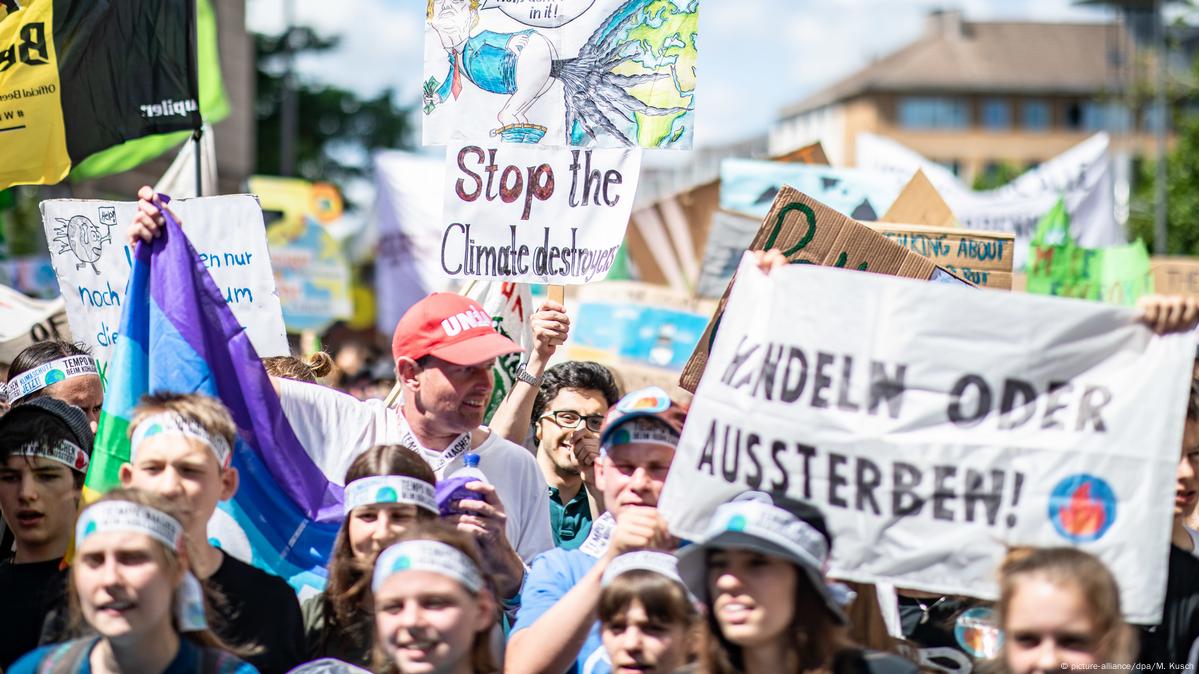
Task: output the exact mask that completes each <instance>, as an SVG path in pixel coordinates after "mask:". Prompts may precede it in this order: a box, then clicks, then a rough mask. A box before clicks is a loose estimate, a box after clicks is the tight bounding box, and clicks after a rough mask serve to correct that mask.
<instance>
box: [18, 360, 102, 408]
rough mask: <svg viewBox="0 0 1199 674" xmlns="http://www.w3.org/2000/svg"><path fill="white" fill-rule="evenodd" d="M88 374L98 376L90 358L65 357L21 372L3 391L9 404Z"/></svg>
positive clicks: (94, 362)
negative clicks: (72, 378) (53, 385)
mask: <svg viewBox="0 0 1199 674" xmlns="http://www.w3.org/2000/svg"><path fill="white" fill-rule="evenodd" d="M89 374H91V375H96V376H99V374H100V372H99V371H98V370H97V369H96V361H95V360H93V359H92V357H91V356H66V357H65V358H57V359H55V360H52V361H50V362H49V363H43V364H42V365H38V366H37V367H35V368H33V369H32V370H26V371H24V372H22V373H21V374H19V375H17V376H16V377H14V378H13V380H12V381H10V382H8V385H7V386H5V391H6V392H7V395H8V400H9V402H16V401H17V400H20V399H21V398H24V397H25V396H27V395H29V394H31V393H36V392H38V391H40V390H42V389H44V388H46V387H47V386H50V385H52V384H57V383H58V382H60V381H65V380H67V379H70V378H71V377H82V376H84V375H89Z"/></svg>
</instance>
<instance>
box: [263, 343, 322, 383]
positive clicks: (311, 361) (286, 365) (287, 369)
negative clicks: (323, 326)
mask: <svg viewBox="0 0 1199 674" xmlns="http://www.w3.org/2000/svg"><path fill="white" fill-rule="evenodd" d="M262 366H263V367H264V368H266V373H267V374H269V375H270V376H272V377H279V378H280V379H293V380H295V381H304V382H308V383H309V384H315V383H317V380H318V379H320V378H321V377H324V376H327V375H328V374H329V373H330V372H332V371H333V357H332V356H330V355H329V354H327V353H325V352H324V351H317V352H316V353H314V354H312V355H311V356H308V357H307V358H297V357H295V356H273V357H271V358H263V359H262Z"/></svg>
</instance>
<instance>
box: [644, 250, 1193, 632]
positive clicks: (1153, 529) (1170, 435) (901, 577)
mask: <svg viewBox="0 0 1199 674" xmlns="http://www.w3.org/2000/svg"><path fill="white" fill-rule="evenodd" d="M737 278H738V281H737V283H736V284H735V286H734V287H733V291H732V295H731V297H730V299H729V303H728V307H727V311H726V315H725V321H724V324H725V326H726V327H725V328H724V329H722V330H721V331H720V333H719V334H718V335H717V338H716V343H715V345H714V346H713V349H712V353H711V356H710V361H709V367H708V369H707V372H706V373H705V375H704V378H703V381H702V383H701V384H700V386H699V390H698V391H697V394H696V396H695V398H694V400H693V401H692V404H691V408H690V411H689V413H688V417H687V425H686V428H685V429H684V431H683V436H682V439H681V441H680V443H679V446H678V450H677V453H676V455H675V459H674V463H673V464H672V465H671V469H670V475H669V476H668V478H667V480H666V485H665V488H664V489H663V492H662V495H661V498H660V499H659V502H658V508H659V510H660V511H661V512H662V514H663V515H664V516H665V517H666V519H667V521H668V522H669V524H670V527H671V531H672V532H673V533H674V534H675V535H677V536H679V537H681V538H684V539H692V540H694V539H695V538H697V537H698V536H699V535H700V534H701V533H702V532H703V529H704V526H705V525H706V524H707V522H708V519H709V517H710V516H711V513H712V512H713V510H714V509H715V508H716V506H717V505H719V504H720V503H722V502H725V501H727V500H728V499H730V498H732V497H733V496H735V495H737V494H738V493H740V492H742V491H745V490H750V489H756V490H761V491H767V492H772V493H775V494H779V495H784V494H785V495H787V496H789V497H791V498H795V499H802V500H804V501H807V502H810V503H813V504H814V505H816V506H818V507H819V508H820V509H821V510H822V511H823V513H824V515H825V518H826V520H827V522H828V524H829V528H830V530H831V532H832V534H833V536H834V539H835V545H834V546H833V550H832V561H831V567H830V569H829V572H830V575H832V576H834V577H838V578H843V579H848V580H853V581H858V582H864V583H877V582H886V583H893V584H895V585H897V586H900V587H908V588H913V589H918V590H924V591H928V592H936V593H938V594H963V595H968V596H976V597H982V598H986V599H994V598H995V596H996V593H997V588H996V582H995V569H996V566H997V564H998V563H999V561H1000V560H1001V559H1002V558H1003V555H1004V554H1005V552H1006V549H1007V546H1009V545H1034V546H1062V545H1066V546H1075V547H1079V548H1082V549H1084V550H1086V551H1088V552H1092V553H1094V554H1096V555H1098V556H1099V557H1100V558H1102V559H1103V561H1104V562H1105V563H1106V564H1107V565H1108V567H1109V568H1110V569H1112V571H1113V573H1114V574H1115V576H1116V578H1117V580H1118V581H1119V583H1120V587H1121V596H1122V605H1123V608H1124V610H1125V612H1126V616H1127V617H1128V618H1129V619H1130V620H1131V621H1133V622H1140V623H1147V624H1152V623H1156V622H1157V621H1158V619H1159V618H1160V615H1161V610H1162V604H1163V597H1164V592H1165V583H1164V582H1162V579H1163V578H1165V576H1166V567H1167V555H1168V550H1169V544H1170V526H1171V525H1170V522H1171V517H1172V514H1173V495H1174V486H1175V473H1176V470H1177V464H1178V452H1179V447H1180V446H1181V442H1182V430H1183V420H1184V416H1185V413H1186V407H1187V395H1188V390H1189V389H1188V385H1189V379H1190V373H1191V361H1192V359H1193V357H1194V342H1193V340H1192V338H1191V337H1190V336H1189V335H1187V334H1185V333H1177V334H1173V335H1167V336H1164V337H1159V336H1155V335H1154V334H1153V332H1152V331H1151V330H1150V329H1149V328H1148V327H1146V326H1144V325H1142V324H1140V323H1138V322H1137V320H1136V314H1135V313H1134V312H1133V311H1132V310H1128V309H1123V308H1118V307H1107V306H1103V305H1098V304H1093V303H1085V302H1070V301H1065V300H1061V299H1056V298H1045V297H1032V296H1028V295H1013V294H1010V293H983V292H977V291H972V290H960V289H957V288H946V287H942V286H941V285H940V284H936V283H919V282H916V281H915V280H910V279H899V278H888V277H886V276H882V275H877V274H853V273H846V272H845V271H843V270H837V269H821V268H814V267H810V266H794V265H792V266H787V267H784V268H782V269H776V270H774V271H773V272H771V274H770V275H769V276H767V275H765V274H763V273H762V272H761V271H759V270H758V269H757V268H756V267H755V265H754V264H753V262H752V260H750V259H749V258H748V256H747V259H746V260H745V261H744V262H743V263H742V266H741V267H740V269H739V270H738V273H737ZM814 289H818V291H814ZM799 296H802V297H803V301H801V302H797V301H795V298H796V297H799ZM1046 326H1052V329H1046Z"/></svg>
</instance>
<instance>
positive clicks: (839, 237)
mask: <svg viewBox="0 0 1199 674" xmlns="http://www.w3.org/2000/svg"><path fill="white" fill-rule="evenodd" d="M771 248H778V249H779V250H781V251H783V254H784V255H786V256H787V259H788V260H790V261H791V262H792V263H808V264H819V265H824V266H828V267H844V268H847V269H858V270H860V271H870V272H875V273H878V274H891V275H893V276H905V277H908V278H919V279H928V278H930V277H931V276H932V275H933V272H934V271H935V270H936V269H937V266H936V265H935V264H933V262H932V261H930V260H929V259H928V258H925V257H923V256H921V255H919V254H917V253H913V252H912V251H910V250H908V249H907V248H904V247H902V246H900V245H899V244H897V243H895V242H894V241H891V240H890V239H888V238H887V237H885V236H883V235H882V234H879V233H878V232H875V231H873V230H871V229H870V228H869V227H867V226H865V225H863V224H861V223H860V222H858V221H856V220H853V219H851V218H849V217H846V216H845V215H842V214H841V213H838V212H837V211H834V210H833V209H831V208H829V207H827V206H825V205H824V204H822V203H820V202H819V201H816V200H815V199H813V198H811V197H809V196H808V195H806V194H803V193H801V192H799V191H798V190H796V189H794V188H792V187H789V186H786V185H784V186H783V188H782V190H780V191H779V193H778V196H776V197H775V199H774V205H773V206H772V207H771V209H770V213H768V214H767V215H766V219H765V220H764V221H763V222H762V226H761V228H760V229H758V233H757V235H755V236H754V240H753V243H751V244H750V246H749V250H769V249H771ZM736 282H737V278H736V277H735V276H734V277H733V280H732V281H730V282H729V286H728V288H726V289H725V291H724V296H723V297H722V298H721V299H720V304H719V305H718V307H717V309H716V314H715V315H714V316H713V317H712V320H711V321H709V322H708V328H707V330H705V331H704V335H703V337H701V338H700V340H699V344H697V345H696V347H695V351H694V352H693V353H692V354H691V359H690V360H688V361H687V365H686V366H685V367H684V368H683V373H682V375H680V377H679V386H681V387H682V388H684V389H686V390H688V391H691V392H692V393H694V392H695V388H696V387H697V386H699V380H700V377H701V376H702V375H703V372H704V368H705V367H706V366H707V363H708V348H709V346H710V345H711V343H712V339H713V334H714V332H715V330H716V329H717V327H718V326H719V325H720V318H721V316H722V315H723V314H724V307H725V304H726V303H727V302H728V298H729V290H730V289H731V288H732V287H733V283H736Z"/></svg>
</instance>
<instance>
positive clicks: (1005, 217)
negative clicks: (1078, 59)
mask: <svg viewBox="0 0 1199 674" xmlns="http://www.w3.org/2000/svg"><path fill="white" fill-rule="evenodd" d="M1109 145H1110V138H1109V137H1108V135H1107V134H1105V133H1098V134H1095V135H1094V136H1092V137H1090V138H1088V139H1087V140H1085V141H1083V142H1082V143H1079V144H1078V145H1076V146H1074V147H1072V148H1070V149H1069V150H1067V151H1066V152H1064V153H1062V154H1060V155H1058V156H1057V157H1054V158H1053V159H1050V160H1049V161H1046V162H1043V163H1042V164H1040V165H1039V166H1037V167H1036V168H1035V169H1030V170H1028V171H1025V172H1024V173H1023V174H1021V175H1020V177H1018V178H1016V179H1015V180H1013V181H1012V182H1010V183H1008V184H1007V185H1004V186H1003V187H1000V188H997V189H994V190H988V191H985V192H975V191H973V190H971V189H970V188H969V187H967V186H966V185H963V184H962V183H961V181H959V180H958V179H957V177H955V176H954V175H953V174H952V173H950V172H949V170H948V169H946V168H945V167H943V166H941V165H939V164H936V163H935V162H931V161H929V160H927V159H925V158H924V157H921V156H920V155H919V154H917V153H915V152H913V151H912V150H909V149H908V148H906V147H904V146H902V145H900V144H899V143H896V142H895V141H893V140H890V139H888V138H884V137H882V136H877V135H875V134H870V133H861V134H858V139H857V145H856V150H855V156H856V159H857V165H858V166H859V167H861V168H865V169H871V170H874V171H882V172H885V173H891V174H893V175H896V176H902V177H903V178H904V179H906V178H907V177H908V176H911V175H912V173H913V172H914V171H916V170H917V169H919V170H922V171H924V173H925V174H926V175H927V176H928V178H929V180H930V181H931V182H932V184H933V186H935V187H936V188H937V190H938V191H939V192H940V193H941V196H942V197H943V198H944V199H945V202H946V203H947V204H949V207H950V208H951V209H952V210H953V213H954V215H956V216H957V219H958V221H959V222H960V223H961V224H962V226H963V227H966V228H968V229H980V230H984V231H993V232H1011V233H1013V234H1015V235H1016V260H1015V268H1016V269H1017V270H1019V271H1023V270H1024V268H1025V266H1026V265H1027V264H1029V261H1028V248H1027V242H1028V241H1029V240H1030V239H1031V238H1032V235H1033V232H1034V231H1035V230H1036V224H1037V222H1038V221H1039V220H1040V218H1041V216H1042V215H1044V214H1045V213H1046V212H1048V211H1049V209H1050V208H1052V207H1053V204H1054V203H1056V202H1057V200H1058V199H1059V198H1061V197H1062V195H1063V194H1064V195H1065V198H1066V208H1067V210H1068V211H1069V213H1070V216H1071V218H1072V221H1073V225H1072V230H1073V233H1074V238H1075V239H1076V240H1077V241H1078V243H1079V244H1080V245H1082V246H1085V247H1087V248H1102V247H1105V246H1114V245H1121V244H1123V243H1124V242H1125V240H1124V233H1123V231H1121V228H1120V226H1119V225H1118V224H1117V223H1116V219H1115V217H1114V215H1113V213H1114V204H1115V199H1114V196H1113V188H1112V170H1111V159H1110V156H1109V154H1108V148H1109Z"/></svg>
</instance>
